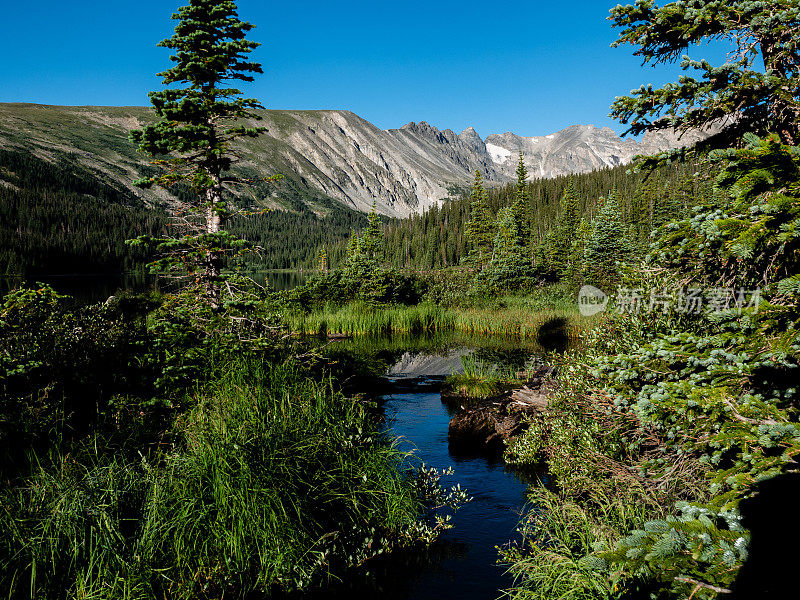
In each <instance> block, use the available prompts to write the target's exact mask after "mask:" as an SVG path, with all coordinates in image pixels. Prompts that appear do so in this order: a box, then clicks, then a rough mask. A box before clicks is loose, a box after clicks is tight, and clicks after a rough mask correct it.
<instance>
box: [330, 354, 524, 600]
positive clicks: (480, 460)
mask: <svg viewBox="0 0 800 600" xmlns="http://www.w3.org/2000/svg"><path fill="white" fill-rule="evenodd" d="M473 351H474V349H473V348H459V349H456V350H450V351H448V352H445V353H444V354H442V353H428V352H425V351H423V352H416V353H405V354H404V355H403V357H402V358H401V359H400V360H399V361H398V362H397V363H396V364H395V365H394V366H393V367H392V368H391V369H389V372H388V374H387V375H386V376H385V377H384V378H383V379H381V380H380V382H379V383H377V384H376V385H375V386H374V389H371V390H369V392H370V395H371V396H373V397H376V398H378V399H379V400H380V402H381V405H382V407H383V412H384V416H385V420H386V427H387V429H388V431H389V432H390V433H391V434H393V435H394V436H395V437H398V438H400V447H401V448H402V449H404V450H414V452H415V454H416V456H417V457H418V458H419V459H420V460H421V461H422V462H424V463H425V464H426V465H427V466H429V467H435V468H436V469H438V470H443V469H446V468H448V467H452V468H453V470H454V473H453V474H452V475H449V476H446V477H443V478H442V481H441V483H442V485H444V486H445V487H448V488H449V487H450V486H453V485H455V484H460V485H461V487H462V488H464V489H466V490H467V491H468V493H469V495H470V496H471V497H472V501H471V502H469V503H467V504H465V505H464V506H462V507H461V508H460V509H459V510H458V511H457V512H456V513H455V515H454V516H453V519H452V524H453V528H452V529H449V530H446V531H445V532H443V533H442V535H441V536H440V538H439V540H438V541H437V542H435V543H434V544H433V546H432V547H431V548H429V549H428V550H427V551H423V552H418V553H417V554H416V555H415V556H405V557H396V556H390V557H389V558H388V559H386V560H384V562H383V564H379V565H377V568H375V567H373V573H372V575H373V576H372V577H371V579H370V582H369V584H368V585H367V584H364V585H366V589H365V588H364V587H362V586H360V585H359V586H355V587H356V589H354V588H353V587H352V586H348V592H347V593H346V594H341V597H343V598H345V597H349V598H355V597H364V598H386V599H390V600H427V599H436V600H442V599H443V598H458V599H459V600H493V599H495V598H499V597H500V596H501V595H502V591H503V590H505V589H508V588H509V587H511V585H512V583H513V581H512V579H511V577H510V576H509V575H507V574H506V573H505V567H503V566H501V565H498V564H497V559H498V557H499V555H498V550H497V546H502V545H505V544H507V543H509V542H510V541H512V540H516V539H519V534H518V533H517V526H518V523H519V520H520V516H521V514H522V513H523V512H524V509H525V505H526V493H525V490H526V482H525V481H524V480H523V479H521V478H520V477H518V476H517V475H516V474H515V473H513V472H512V471H511V470H510V469H508V468H506V466H505V463H504V462H503V461H502V458H499V457H496V458H491V457H488V456H485V455H481V454H472V455H468V454H460V453H454V452H452V451H451V450H450V448H449V446H448V436H447V434H448V426H449V423H450V418H451V416H452V414H453V412H452V409H449V408H448V407H447V406H446V405H445V404H443V403H442V400H441V393H440V391H439V388H440V387H441V383H442V382H443V380H444V378H445V377H446V376H447V375H450V374H451V373H453V372H459V371H461V370H462V367H461V360H460V357H461V355H463V354H466V353H471V352H473ZM335 596H336V597H340V596H339V594H335ZM325 597H326V598H327V597H331V596H330V595H328V594H326V595H325Z"/></svg>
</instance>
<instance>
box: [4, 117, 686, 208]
mask: <svg viewBox="0 0 800 600" xmlns="http://www.w3.org/2000/svg"><path fill="white" fill-rule="evenodd" d="M260 115H261V117H262V120H261V122H259V125H263V126H266V127H267V130H268V131H267V133H266V134H265V135H264V136H262V137H260V138H257V139H247V140H243V141H241V142H240V147H239V148H238V153H239V156H240V158H241V160H240V162H239V166H240V168H243V169H248V170H249V172H251V173H253V172H255V173H258V174H262V175H272V174H275V173H280V174H283V175H284V176H285V177H286V178H287V180H289V181H290V182H291V186H289V187H286V186H284V188H283V189H284V190H286V189H290V188H291V189H292V190H294V191H295V192H296V193H298V194H299V196H298V197H301V198H302V201H304V202H306V203H307V204H310V205H314V203H315V199H316V198H323V197H326V198H330V199H333V200H336V201H338V202H341V203H342V204H344V205H346V206H349V207H351V208H353V209H355V210H359V211H368V210H370V208H371V207H372V205H373V203H374V204H375V206H376V207H377V210H378V211H379V212H380V213H383V214H386V215H390V216H399V217H404V216H408V215H410V214H411V213H412V212H422V211H424V210H426V209H428V208H430V207H431V206H433V205H435V204H439V203H441V202H442V201H443V199H444V198H446V197H448V196H450V195H452V194H453V193H456V192H457V191H458V190H463V189H466V188H468V186H469V185H470V182H471V180H472V177H473V173H474V171H475V170H476V169H477V170H479V171H481V173H482V174H483V176H484V178H485V180H486V182H487V184H488V185H492V184H501V183H505V182H509V181H512V180H513V179H514V169H515V167H516V164H517V157H518V155H519V152H520V151H522V154H523V159H524V161H525V164H526V166H527V167H528V170H529V172H530V176H531V177H555V176H558V175H566V174H570V173H583V172H588V171H591V170H593V169H598V168H602V167H612V166H616V165H620V164H624V163H626V162H628V161H630V160H631V158H632V157H633V156H635V155H637V154H643V153H653V152H656V151H658V150H663V149H667V148H670V147H675V146H677V145H681V144H685V143H691V142H693V141H696V139H697V138H698V136H699V135H700V134H689V135H687V136H684V138H683V139H681V140H677V139H676V137H675V136H672V135H667V134H658V135H650V136H645V137H644V139H643V140H642V142H641V143H639V142H636V141H634V140H622V139H620V138H619V137H618V136H617V135H616V134H615V133H614V132H613V131H612V130H611V129H608V128H604V129H599V128H596V127H594V126H591V125H574V126H572V127H568V128H566V129H564V130H562V131H559V132H556V133H553V134H550V135H545V136H541V137H521V136H518V135H515V134H513V133H504V134H502V135H490V136H489V137H488V138H486V139H485V140H483V139H481V137H480V136H479V135H478V133H477V132H476V131H475V130H474V129H473V128H472V127H470V128H468V129H465V130H464V131H462V132H461V133H460V134H456V133H454V132H453V131H451V130H449V129H445V130H444V131H440V130H439V129H437V128H436V127H433V126H431V125H429V124H428V123H426V122H424V121H421V122H419V123H409V124H407V125H405V126H403V127H401V128H400V129H389V130H386V131H384V130H381V129H378V128H377V127H375V126H374V125H373V124H372V123H370V122H368V121H366V120H364V119H362V118H361V117H359V116H358V115H356V114H354V113H352V112H350V111H341V110H321V111H291V110H290V111H278V110H267V111H261V113H260ZM152 119H153V115H152V111H150V110H149V109H146V108H139V107H64V106H41V105H32V104H0V147H2V146H6V147H8V146H14V147H24V148H27V149H29V150H30V151H32V152H35V153H37V154H38V155H40V156H43V157H45V158H48V159H51V160H54V161H55V160H62V159H65V157H66V159H68V160H77V161H80V162H81V163H82V164H84V165H85V166H88V167H90V168H92V169H94V170H96V171H97V172H99V173H102V175H103V176H104V177H107V178H110V179H113V180H114V181H115V183H117V184H118V185H122V186H126V187H131V181H133V180H134V179H136V178H137V176H138V171H139V170H140V169H141V168H142V167H143V166H144V165H145V164H146V163H147V159H146V158H145V157H143V156H141V155H137V154H136V153H135V151H134V149H133V147H132V145H131V144H130V142H129V141H128V139H127V138H128V134H129V132H130V130H131V129H135V128H138V127H141V126H142V125H143V124H145V123H147V122H150V121H152ZM137 193H140V194H142V195H143V199H144V200H145V201H146V202H149V203H164V202H168V201H169V198H168V197H167V196H166V195H165V194H163V193H162V192H157V191H151V192H138V191H137ZM257 200H259V201H260V202H262V203H263V204H265V205H268V206H274V207H277V208H285V207H286V206H287V203H286V202H283V201H282V200H283V199H282V198H281V197H280V193H279V192H276V193H274V194H273V196H272V197H268V198H261V199H257Z"/></svg>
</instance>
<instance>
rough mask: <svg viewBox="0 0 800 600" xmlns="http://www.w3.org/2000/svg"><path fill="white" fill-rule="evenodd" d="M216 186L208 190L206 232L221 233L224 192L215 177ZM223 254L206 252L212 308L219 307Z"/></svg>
mask: <svg viewBox="0 0 800 600" xmlns="http://www.w3.org/2000/svg"><path fill="white" fill-rule="evenodd" d="M213 179H214V182H215V185H214V187H212V188H210V189H208V190H206V203H207V206H206V233H219V231H220V229H221V228H222V217H221V216H220V214H219V211H218V208H217V207H218V206H219V203H220V202H221V201H222V193H221V190H220V187H219V182H218V178H217V177H214V178H213ZM221 258H222V257H221V256H220V255H219V252H217V251H214V250H208V251H207V252H206V264H205V274H204V277H203V279H204V281H203V287H204V288H205V292H206V296H207V297H208V300H209V303H210V304H211V307H212V308H219V306H220V300H219V276H220V262H221Z"/></svg>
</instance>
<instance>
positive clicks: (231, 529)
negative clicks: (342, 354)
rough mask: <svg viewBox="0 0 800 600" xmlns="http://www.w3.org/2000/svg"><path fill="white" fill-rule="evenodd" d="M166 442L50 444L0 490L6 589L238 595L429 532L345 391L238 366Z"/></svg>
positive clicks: (133, 598)
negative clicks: (27, 470)
mask: <svg viewBox="0 0 800 600" xmlns="http://www.w3.org/2000/svg"><path fill="white" fill-rule="evenodd" d="M191 401H192V404H193V407H192V408H191V409H190V410H188V411H187V412H185V413H183V414H182V415H181V416H180V417H179V418H178V420H177V421H176V423H175V427H174V429H175V432H174V435H175V439H176V443H175V444H174V445H173V446H172V447H170V448H169V449H167V450H165V451H163V452H154V453H150V454H149V455H140V454H138V453H130V454H128V455H126V454H125V453H115V452H111V451H109V449H108V448H103V447H102V445H101V441H100V438H99V437H98V438H97V439H94V440H90V441H89V442H87V443H86V444H85V445H83V447H81V448H80V449H75V448H73V449H72V450H71V451H70V452H68V453H67V452H53V453H52V455H51V456H50V457H48V458H47V459H43V460H41V461H40V463H39V464H38V466H37V467H36V468H35V470H34V472H33V473H32V474H31V476H30V477H28V478H27V479H26V480H24V481H20V482H18V484H17V485H14V486H12V487H11V488H10V489H9V490H8V491H7V492H6V493H4V494H3V498H2V502H0V505H2V507H3V508H2V510H0V528H2V531H0V533H2V542H0V550H2V555H1V556H0V568H1V570H2V574H0V582H1V583H2V588H1V589H3V590H4V591H3V595H4V596H5V595H6V594H7V595H8V597H14V598H45V599H51V598H52V599H56V598H84V599H89V598H97V599H100V598H103V599H109V600H110V599H111V598H114V599H130V600H139V599H142V600H144V599H145V598H147V599H152V598H154V597H155V598H171V599H176V600H184V599H185V600H189V599H193V600H194V599H202V598H221V597H225V598H242V597H244V596H245V595H246V594H247V593H249V592H251V591H260V592H261V593H264V594H269V593H270V592H274V591H276V590H292V589H299V588H306V587H309V586H311V585H314V584H317V583H324V582H325V581H328V580H330V579H332V578H337V577H341V576H342V575H343V574H345V573H347V572H348V570H349V569H351V568H353V567H356V566H359V565H361V564H362V563H364V562H365V561H366V560H368V559H369V558H371V557H373V556H376V555H378V554H382V553H384V552H387V551H389V550H391V549H393V548H397V547H401V546H411V545H413V544H415V543H417V542H418V541H419V540H420V539H421V538H424V537H425V536H426V535H429V534H430V531H428V530H427V529H426V527H425V526H424V525H423V524H422V523H421V521H420V520H419V517H420V515H421V512H422V510H423V506H422V501H421V499H420V496H419V493H418V489H417V488H416V487H415V485H416V484H415V479H416V476H414V475H412V470H411V469H410V468H409V467H410V464H409V462H408V455H407V454H406V453H404V452H401V451H400V450H399V449H398V448H397V447H396V446H395V445H394V442H393V441H392V440H391V439H389V438H387V437H385V435H384V434H382V433H380V432H379V431H378V430H377V429H376V428H375V426H374V425H373V424H372V421H371V420H370V419H369V418H368V416H367V414H366V411H365V410H364V407H363V406H362V404H361V403H360V402H359V401H358V400H354V399H350V398H346V397H344V396H342V395H341V394H338V393H336V392H334V391H333V390H332V389H331V386H330V385H327V384H325V383H324V382H322V383H320V382H318V381H313V380H311V379H308V378H305V377H303V375H302V374H301V373H300V372H299V371H298V370H297V367H295V366H292V365H291V364H282V365H277V366H269V365H260V364H255V363H252V362H248V363H245V362H240V363H238V364H234V365H231V368H230V369H229V371H228V373H227V375H225V376H223V377H221V378H219V379H217V380H215V381H213V382H211V383H209V384H207V385H205V386H204V387H203V388H202V389H199V390H197V391H196V392H195V393H194V394H192V397H191Z"/></svg>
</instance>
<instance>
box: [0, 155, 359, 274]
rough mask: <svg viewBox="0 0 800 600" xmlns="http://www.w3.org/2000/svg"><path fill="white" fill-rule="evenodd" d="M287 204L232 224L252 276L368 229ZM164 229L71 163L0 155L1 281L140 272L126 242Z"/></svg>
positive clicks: (123, 194)
mask: <svg viewBox="0 0 800 600" xmlns="http://www.w3.org/2000/svg"><path fill="white" fill-rule="evenodd" d="M283 187H286V186H283ZM256 191H257V192H262V191H264V190H260V189H257V190H256ZM281 191H282V192H283V191H286V192H287V193H289V194H292V193H293V191H292V190H291V189H289V190H284V189H283V188H281ZM269 192H270V193H271V192H272V189H270V190H269ZM266 193H267V192H266V191H265V192H264V196H266ZM289 204H290V206H289V210H273V211H269V212H264V213H257V214H254V215H252V216H249V217H239V218H235V219H233V221H232V222H231V223H230V230H231V232H232V233H233V234H234V235H237V236H239V237H242V238H244V239H247V240H248V241H250V242H252V243H253V244H254V245H256V246H258V247H259V248H260V251H259V253H258V255H257V256H254V257H253V258H252V259H250V260H249V261H248V265H249V267H250V268H254V269H285V268H307V267H311V266H313V264H314V260H315V252H316V249H317V247H319V246H320V245H323V244H335V243H336V242H337V241H339V240H344V239H347V236H348V235H349V234H350V232H351V230H353V229H361V228H362V227H364V226H365V225H366V223H367V217H366V215H363V214H361V213H357V212H355V211H352V210H350V209H347V208H344V207H342V206H339V205H337V204H336V203H335V202H333V201H328V202H324V201H322V200H319V199H316V204H318V205H319V209H320V215H318V214H317V213H315V212H313V211H312V210H311V209H310V208H309V207H308V206H307V205H306V204H305V203H304V202H301V201H299V200H296V201H291V198H290V201H289ZM323 213H324V214H323ZM169 224H170V218H169V215H168V214H167V213H166V212H165V211H163V210H161V209H153V208H148V207H147V206H145V205H144V203H143V202H142V200H141V199H140V198H139V197H138V196H136V194H135V193H133V192H131V191H130V190H127V189H125V188H122V187H117V186H114V185H112V184H111V183H109V182H107V181H106V180H104V178H103V176H102V175H101V174H100V173H97V172H94V171H92V170H91V169H89V168H87V167H84V166H81V165H80V164H79V163H78V161H77V160H76V158H75V157H74V156H72V155H66V154H65V155H63V156H61V157H60V158H59V160H58V161H56V162H50V161H48V160H45V159H43V158H39V157H38V156H36V155H35V154H33V153H31V152H29V151H24V150H17V149H14V150H11V149H0V274H7V275H23V276H35V275H37V274H71V273H120V272H127V271H144V270H145V268H146V264H147V262H148V258H149V257H148V255H147V252H146V251H145V250H143V249H142V248H141V247H132V246H130V245H128V244H126V243H125V241H126V240H129V239H133V238H136V237H138V236H141V235H149V236H156V237H157V236H160V235H163V234H164V233H165V232H166V231H167V230H168V229H169V227H170V225H169Z"/></svg>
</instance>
